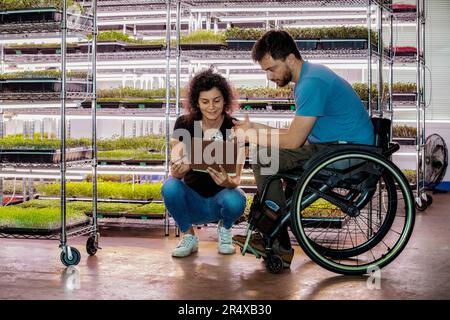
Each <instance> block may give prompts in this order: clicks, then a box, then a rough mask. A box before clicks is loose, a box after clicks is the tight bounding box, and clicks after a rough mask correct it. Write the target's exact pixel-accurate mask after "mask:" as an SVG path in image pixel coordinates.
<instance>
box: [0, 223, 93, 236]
mask: <svg viewBox="0 0 450 320" xmlns="http://www.w3.org/2000/svg"><path fill="white" fill-rule="evenodd" d="M89 223H90V222H89V221H88V220H86V221H79V222H75V223H72V224H66V231H69V230H73V229H76V228H79V227H84V226H86V225H88V224H89ZM60 232H61V227H59V228H54V229H37V228H13V227H0V233H4V234H18V235H37V236H52V235H58V234H60Z"/></svg>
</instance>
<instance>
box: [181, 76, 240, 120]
mask: <svg viewBox="0 0 450 320" xmlns="http://www.w3.org/2000/svg"><path fill="white" fill-rule="evenodd" d="M212 88H217V89H218V90H220V92H221V93H222V96H223V100H224V105H223V113H224V114H228V115H229V116H231V114H232V113H233V112H234V111H235V110H236V109H238V108H239V105H238V103H237V101H236V99H235V97H236V94H235V91H234V89H233V88H232V87H231V85H230V84H229V82H228V81H227V79H225V78H224V77H223V76H222V75H220V74H218V73H216V72H214V70H213V69H212V68H209V69H206V70H203V71H200V72H198V73H197V74H196V75H195V76H194V78H192V80H191V81H190V82H189V84H188V86H187V96H186V99H185V104H184V107H185V109H186V111H187V115H186V116H187V120H188V121H198V120H201V119H202V113H201V111H200V107H199V105H198V99H199V97H200V92H202V91H209V90H211V89H212Z"/></svg>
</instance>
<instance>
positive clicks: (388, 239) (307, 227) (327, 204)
mask: <svg viewBox="0 0 450 320" xmlns="http://www.w3.org/2000/svg"><path fill="white" fill-rule="evenodd" d="M291 213H292V214H291V224H292V231H293V233H294V234H295V236H296V238H297V240H298V242H299V244H300V246H301V247H302V249H303V250H304V251H305V253H306V254H307V255H308V256H309V257H310V258H311V259H312V260H313V261H315V262H316V263H318V264H319V265H321V266H322V267H324V268H326V269H328V270H330V271H333V272H336V273H341V274H348V275H357V274H365V273H368V272H369V270H371V269H373V268H374V267H378V268H382V267H384V266H385V265H387V264H389V263H390V262H392V261H393V260H394V259H395V258H396V257H397V256H398V254H400V252H401V251H402V250H403V248H404V247H405V246H406V244H407V242H408V240H409V237H410V236H411V233H412V230H413V226H414V218H415V207H414V198H413V196H412V192H411V190H410V187H409V184H408V182H407V181H406V179H405V177H404V176H403V174H402V173H401V171H400V170H399V169H398V168H397V167H396V166H395V165H394V164H393V163H392V162H390V161H389V160H387V159H385V158H383V157H382V156H380V155H377V154H374V153H369V152H367V151H362V150H357V149H355V150H348V149H347V150H342V151H337V152H333V153H329V154H326V155H324V156H322V157H319V158H318V159H316V160H315V161H314V162H313V163H312V164H311V165H310V166H309V167H308V168H307V169H306V170H305V171H304V172H303V174H302V176H301V177H300V179H299V183H298V187H297V188H296V192H295V194H294V197H293V208H292V212H291Z"/></svg>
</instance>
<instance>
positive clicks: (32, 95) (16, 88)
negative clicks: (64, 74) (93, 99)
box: [0, 78, 92, 100]
mask: <svg viewBox="0 0 450 320" xmlns="http://www.w3.org/2000/svg"><path fill="white" fill-rule="evenodd" d="M89 92H92V83H90V82H87V81H86V80H83V79H76V80H75V79H67V81H66V97H67V98H68V99H77V98H83V97H85V96H87V95H89ZM60 96H61V80H60V79H58V78H27V79H17V78H15V79H1V80H0V99H3V100H35V99H48V100H59V99H60Z"/></svg>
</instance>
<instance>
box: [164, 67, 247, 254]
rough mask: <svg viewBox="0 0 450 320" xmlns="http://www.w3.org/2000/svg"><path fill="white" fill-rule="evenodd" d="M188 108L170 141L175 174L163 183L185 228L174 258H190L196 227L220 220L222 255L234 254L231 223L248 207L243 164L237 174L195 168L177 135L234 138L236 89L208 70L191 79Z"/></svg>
mask: <svg viewBox="0 0 450 320" xmlns="http://www.w3.org/2000/svg"><path fill="white" fill-rule="evenodd" d="M185 107H186V111H187V112H186V114H184V115H182V116H180V117H179V118H178V119H177V121H176V123H175V126H174V134H173V136H172V140H171V141H172V161H171V164H170V173H171V177H170V178H169V179H168V180H167V181H166V182H165V183H164V185H163V187H162V195H163V199H164V204H165V206H166V208H167V209H168V211H169V213H170V214H171V216H172V217H173V218H174V219H175V221H176V222H177V224H178V227H179V228H180V230H181V232H182V238H181V240H180V242H179V243H178V245H177V246H176V247H175V249H174V250H173V252H172V256H174V257H186V256H189V255H190V254H191V253H193V252H196V251H197V250H198V238H197V236H196V235H195V232H194V228H193V225H194V224H205V223H209V222H215V221H219V224H218V250H219V253H221V254H233V253H235V251H236V249H235V247H234V246H233V243H232V235H231V227H232V226H233V223H234V222H235V221H236V220H237V219H238V218H239V217H240V216H241V215H242V214H243V212H244V209H245V206H246V198H245V194H244V192H243V191H242V190H241V189H239V188H238V186H239V184H240V179H241V172H242V167H243V164H237V166H236V175H235V176H233V177H231V176H229V175H228V174H227V173H226V172H225V170H224V169H223V168H221V171H218V170H214V169H213V168H211V167H209V168H208V169H207V173H206V172H199V171H193V170H192V169H191V165H190V164H189V163H187V161H185V160H186V158H187V157H185V154H183V152H182V151H180V150H182V148H179V147H180V146H181V145H178V144H179V143H182V140H181V137H178V136H179V135H178V134H177V132H181V131H184V132H189V134H190V137H196V138H203V140H230V134H231V130H230V129H231V128H232V127H233V118H232V117H231V114H232V112H233V111H234V110H235V109H236V104H235V103H234V101H233V91H232V89H231V86H230V85H229V83H228V82H227V80H226V79H225V78H224V77H222V76H221V75H219V74H217V73H215V72H213V71H212V70H211V69H208V70H205V71H202V72H200V73H198V74H196V75H195V77H194V78H193V79H192V80H191V81H190V83H189V85H188V95H187V99H186V105H185ZM182 129H184V130H182ZM177 137H178V138H177ZM177 146H178V148H177Z"/></svg>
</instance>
